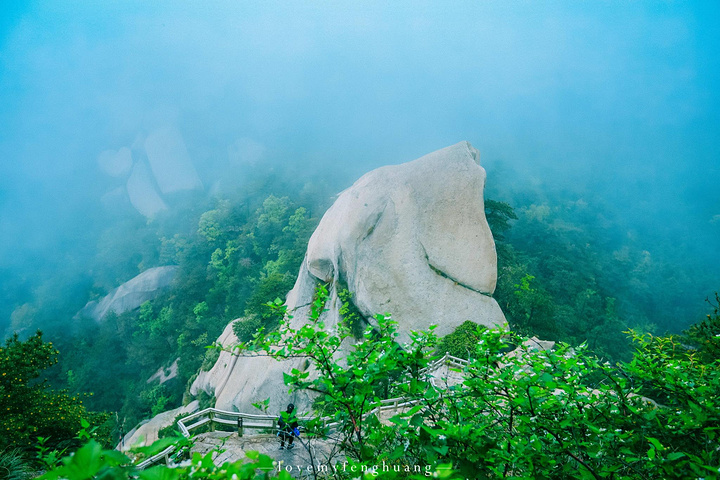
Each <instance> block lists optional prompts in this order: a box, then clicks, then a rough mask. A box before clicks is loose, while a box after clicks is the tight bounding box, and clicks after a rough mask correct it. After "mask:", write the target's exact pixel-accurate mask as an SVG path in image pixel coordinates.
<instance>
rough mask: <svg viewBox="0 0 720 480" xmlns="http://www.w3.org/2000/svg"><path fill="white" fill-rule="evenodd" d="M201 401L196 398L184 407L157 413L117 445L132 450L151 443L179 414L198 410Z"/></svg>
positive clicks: (122, 448) (121, 448)
mask: <svg viewBox="0 0 720 480" xmlns="http://www.w3.org/2000/svg"><path fill="white" fill-rule="evenodd" d="M198 408H199V402H198V401H197V400H194V401H192V402H190V403H189V404H188V405H185V406H184V407H178V408H175V409H173V410H168V411H167V412H162V413H159V414H157V415H155V416H154V417H153V418H152V419H151V420H149V421H147V422H145V423H143V424H141V425H138V427H137V428H135V429H133V430H132V431H131V432H130V433H128V434H127V435H125V437H123V440H122V442H121V443H120V444H119V445H118V446H117V447H116V448H117V449H118V450H123V451H126V450H130V449H131V448H136V447H142V446H145V445H150V444H151V443H153V442H154V441H156V440H157V439H158V433H159V432H160V430H162V429H163V428H165V427H169V426H170V425H172V424H173V423H174V421H175V418H176V417H177V416H178V415H182V414H190V413H195V412H197V411H198Z"/></svg>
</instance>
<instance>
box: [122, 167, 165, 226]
mask: <svg viewBox="0 0 720 480" xmlns="http://www.w3.org/2000/svg"><path fill="white" fill-rule="evenodd" d="M126 188H127V194H128V197H129V198H130V203H132V206H133V207H135V210H137V211H138V212H140V213H141V214H142V215H144V216H146V217H148V218H152V217H154V216H155V215H157V214H158V213H159V212H161V211H163V210H167V205H166V204H165V201H164V200H163V199H162V197H161V196H160V194H159V193H158V191H157V189H156V188H155V184H154V181H153V177H152V174H151V173H150V169H149V168H148V166H147V165H146V164H145V162H137V163H135V166H133V169H132V173H131V174H130V177H129V178H128V180H127V184H126Z"/></svg>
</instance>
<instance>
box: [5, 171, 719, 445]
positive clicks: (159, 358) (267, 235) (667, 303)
mask: <svg viewBox="0 0 720 480" xmlns="http://www.w3.org/2000/svg"><path fill="white" fill-rule="evenodd" d="M502 181H503V180H502V179H498V180H497V182H498V183H501V182H502ZM316 185H321V186H322V188H319V187H317V186H315V187H314V188H310V187H309V186H308V184H305V185H304V186H303V187H298V185H294V184H293V183H292V182H290V181H278V178H276V177H273V176H272V175H265V176H263V175H262V174H258V176H257V178H256V186H255V188H252V189H246V191H247V192H253V193H252V194H246V195H238V196H237V197H235V198H233V199H219V198H215V199H206V198H204V197H203V198H200V197H187V198H179V199H177V208H175V209H174V210H173V211H172V213H167V214H164V215H161V216H158V217H157V218H156V219H154V220H152V221H144V220H141V219H139V218H135V219H132V220H128V221H127V222H123V223H118V224H115V225H112V226H110V227H108V228H107V229H106V230H105V231H104V232H102V234H101V235H99V237H98V238H99V241H98V247H97V251H96V252H95V256H94V259H93V268H92V270H91V272H89V273H88V277H87V278H86V279H85V280H82V281H79V282H78V281H74V282H71V281H67V279H65V278H64V277H63V276H62V272H60V275H59V276H58V277H57V278H53V279H52V281H51V282H49V283H48V284H46V285H42V286H40V287H39V288H37V289H36V290H35V291H34V293H33V295H32V298H31V300H30V301H28V302H27V303H25V304H23V305H21V306H18V307H17V308H16V309H15V311H14V312H13V315H12V325H11V328H10V330H14V331H18V332H19V333H20V336H19V337H15V338H14V339H12V338H11V339H10V340H8V342H9V343H8V346H7V347H6V348H8V349H12V348H19V346H20V345H22V340H25V339H27V340H26V342H33V344H34V345H35V346H34V347H32V348H30V347H29V346H26V347H24V348H25V350H28V351H29V350H38V351H40V350H42V349H45V350H47V351H45V353H43V354H40V353H38V355H40V356H41V357H42V359H41V361H40V362H39V363H40V364H42V367H40V366H39V365H35V366H34V367H33V368H34V370H33V372H34V376H40V375H41V372H42V375H41V376H42V378H45V379H46V382H47V383H46V384H45V386H44V387H43V388H47V389H46V390H43V391H44V392H50V393H47V395H57V400H56V401H58V402H61V403H63V404H66V405H67V406H68V409H69V410H72V411H73V412H74V413H73V414H72V415H70V416H68V419H70V418H72V422H67V424H64V425H65V426H64V427H62V429H61V430H62V431H63V432H64V433H62V434H58V432H54V431H53V432H49V431H48V432H43V427H42V426H41V423H37V424H33V425H28V426H27V428H25V429H24V430H23V431H24V432H25V435H24V438H22V439H21V440H22V441H13V440H6V441H5V443H6V444H8V443H7V442H8V441H9V442H10V443H9V444H8V445H21V446H23V447H24V448H33V446H34V444H35V439H36V437H37V436H40V437H45V436H47V437H50V440H49V442H50V445H52V446H63V445H64V444H63V442H62V439H63V438H64V437H67V438H72V437H73V436H74V433H75V431H76V430H77V429H79V428H80V418H81V417H85V418H90V419H92V420H93V422H94V424H95V425H96V426H101V428H99V430H98V432H102V436H103V438H104V439H105V442H106V444H107V445H110V444H112V443H113V442H116V441H117V440H118V439H119V438H120V435H121V433H127V432H128V431H129V430H130V429H132V428H133V427H134V426H135V425H136V424H137V423H138V422H139V421H141V420H143V419H144V418H149V417H151V416H153V415H155V414H157V413H160V412H162V411H165V410H168V409H171V408H175V407H178V406H180V405H182V404H183V403H187V402H188V401H189V400H190V398H189V396H188V393H187V389H188V386H189V384H190V383H191V382H192V380H193V379H194V376H195V375H196V373H197V371H198V370H199V369H204V370H207V369H209V368H210V367H211V366H212V365H213V363H214V360H215V359H216V358H217V351H216V350H213V349H210V350H208V349H207V348H206V347H207V346H208V345H211V344H212V343H213V341H214V340H215V339H216V338H217V337H218V335H219V334H220V333H221V332H222V330H223V329H224V328H225V326H226V325H227V324H228V323H229V322H231V321H233V320H236V319H240V320H238V321H236V322H235V324H234V330H235V332H236V334H237V335H238V336H239V337H240V338H241V339H242V340H249V339H251V338H252V334H253V333H254V332H255V330H256V329H257V328H258V327H260V326H264V327H265V328H266V329H269V330H273V329H275V328H277V326H278V324H279V321H280V319H281V318H280V317H278V315H277V313H276V312H274V311H273V310H272V309H270V308H269V307H268V306H267V302H269V301H273V300H274V299H275V298H284V296H285V294H286V293H287V292H288V291H289V290H290V289H291V288H292V286H293V284H294V282H295V278H296V275H297V272H298V268H299V266H300V263H301V261H302V258H303V255H304V252H305V248H306V245H307V241H308V239H309V237H310V235H311V234H312V232H313V230H314V227H315V226H316V224H317V222H318V221H319V218H320V217H321V216H322V213H323V212H324V210H325V209H326V208H327V207H328V206H329V204H330V203H331V202H332V200H333V197H332V196H331V194H330V189H329V187H327V183H324V182H317V183H316ZM494 193H496V194H498V195H500V196H503V197H505V198H503V200H502V201H501V200H494V199H491V198H489V199H486V201H485V209H486V214H487V218H488V222H489V224H490V226H491V230H492V232H493V235H494V238H495V241H496V247H497V252H498V285H497V290H496V292H495V298H496V299H497V301H498V302H499V304H500V305H501V307H502V309H503V311H504V312H505V314H506V316H507V318H508V320H509V322H510V325H511V327H512V329H513V331H514V332H516V333H518V334H520V335H526V336H532V335H535V336H538V337H539V338H542V339H550V340H555V341H561V342H566V343H568V344H569V345H573V346H578V345H581V344H583V345H585V346H586V347H587V348H588V352H590V353H592V354H593V355H596V356H597V357H598V358H600V359H603V360H608V361H610V362H612V363H614V362H617V361H627V360H629V359H630V358H631V357H632V352H633V348H632V346H631V342H630V340H629V337H628V334H627V331H628V330H629V329H634V330H635V331H636V332H639V334H643V333H652V334H667V333H674V334H679V333H681V332H682V331H683V330H685V329H687V328H688V327H689V326H690V325H691V324H693V323H696V322H698V321H700V320H702V318H703V315H704V313H706V312H707V311H709V309H710V308H711V305H707V304H705V305H703V304H702V302H699V304H688V303H687V302H683V301H682V300H683V298H696V297H697V291H696V290H697V288H698V287H697V285H698V284H699V285H703V284H707V283H708V282H709V279H710V274H709V273H707V272H706V273H705V277H703V276H702V275H703V274H702V273H698V277H696V278H690V277H689V276H687V275H688V274H687V272H688V268H684V269H680V268H677V267H676V266H673V265H672V263H671V261H672V260H673V258H672V257H671V256H666V257H667V258H664V257H663V255H664V253H665V252H663V251H653V249H652V247H651V246H648V245H643V244H642V243H641V242H640V241H638V240H637V239H636V238H634V237H633V236H632V235H628V234H627V232H623V231H620V227H619V225H617V224H613V223H612V218H607V215H608V213H607V211H605V212H601V211H598V209H597V208H596V207H594V205H596V204H599V201H598V200H597V199H594V198H588V197H587V196H585V197H583V198H579V197H578V196H573V195H570V194H568V193H558V192H556V193H555V195H554V196H553V195H545V196H544V198H542V199H541V198H539V197H538V196H534V195H532V194H528V193H527V192H525V193H523V194H522V195H514V194H512V192H510V193H508V190H507V189H497V192H493V191H492V190H490V191H489V192H488V195H489V196H492V195H493V194H494ZM549 193H550V194H553V192H549ZM160 265H178V266H179V269H180V270H179V274H178V275H177V278H176V280H175V282H174V283H173V285H172V288H171V289H170V290H168V291H167V292H166V293H164V294H162V295H161V296H159V297H157V298H156V299H154V300H152V301H148V302H145V303H144V304H142V306H141V307H140V308H139V309H137V310H134V311H130V312H126V313H123V314H120V315H118V314H115V313H113V312H111V313H110V314H108V315H106V316H105V317H104V318H103V319H102V320H101V321H100V322H96V321H94V320H92V319H89V318H82V317H78V315H77V312H78V311H79V310H80V308H81V307H82V305H83V304H84V302H86V301H88V300H91V299H97V298H99V297H101V296H102V295H104V294H106V293H107V292H108V291H109V289H110V288H112V287H113V286H117V284H118V283H120V282H122V281H125V280H128V279H129V278H131V277H132V276H134V275H136V274H138V273H140V272H141V271H143V270H145V269H147V268H150V267H154V266H160ZM58 281H67V284H66V285H65V286H63V287H60V286H58V285H57V283H56V282H58ZM669 292H671V293H669ZM711 293H712V292H711V291H707V292H704V294H705V295H708V296H709V295H711ZM468 320H472V319H468ZM37 329H41V330H42V331H43V332H44V333H43V335H42V336H40V335H39V334H38V335H34V336H33V335H32V332H34V331H36V330H37ZM49 341H51V342H52V346H50V347H48V345H50V344H49V343H44V342H49ZM476 341H477V335H476V334H475V333H474V328H473V327H472V326H471V325H465V326H463V327H461V328H459V329H458V331H457V332H456V333H455V334H452V335H450V336H448V337H447V338H446V339H443V340H442V341H441V342H440V344H439V349H440V351H447V352H449V353H451V354H453V355H455V356H459V357H463V358H468V357H471V356H473V354H474V348H475V343H476ZM13 342H14V343H13ZM13 345H14V347H13ZM27 345H30V344H27ZM8 351H10V350H8ZM176 360H177V367H178V368H177V375H176V376H175V377H174V378H172V379H171V380H169V381H166V382H164V383H162V384H161V383H159V382H158V381H148V379H149V378H150V377H151V376H153V374H155V373H156V372H157V371H158V369H166V370H167V369H169V367H170V366H171V365H172V364H173V363H175V362H176ZM45 367H48V368H47V370H45V371H44V372H43V371H42V370H43V369H44V368H45ZM5 368H10V367H8V366H6V367H5ZM26 376H27V375H26ZM3 388H6V389H10V388H12V387H11V386H4V387H3ZM28 395H30V396H32V395H31V394H29V393H28ZM43 395H46V394H45V393H44V394H43ZM43 398H45V397H43ZM81 399H82V400H81ZM201 400H202V402H203V404H204V405H208V404H209V403H210V402H211V401H212V399H208V398H201ZM35 401H37V402H40V403H42V402H44V401H45V400H42V399H36V400H35ZM6 402H7V401H6V400H0V403H2V404H3V406H4V405H5V403H6ZM13 402H14V403H9V404H8V406H7V407H6V408H4V409H3V410H6V409H7V410H8V411H11V412H14V415H17V416H18V417H17V418H20V417H22V416H23V415H24V414H25V413H26V412H27V410H26V407H25V405H26V403H25V402H26V400H22V401H20V400H17V401H16V400H13ZM18 402H19V403H18ZM80 402H82V406H80ZM37 408H38V411H39V412H40V411H42V407H41V406H40V405H38V407H37ZM86 412H96V413H93V414H89V413H86ZM40 417H42V414H39V417H38V418H40ZM64 420H65V419H64ZM38 421H39V422H42V420H38Z"/></svg>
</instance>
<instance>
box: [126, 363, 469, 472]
mask: <svg viewBox="0 0 720 480" xmlns="http://www.w3.org/2000/svg"><path fill="white" fill-rule="evenodd" d="M468 363H469V362H468V361H467V360H464V359H462V358H458V357H454V356H452V355H450V354H448V353H446V354H445V355H444V356H443V357H441V358H439V359H437V360H436V361H434V362H432V363H430V364H428V366H427V367H425V368H422V369H420V373H427V372H431V371H433V370H435V369H436V368H437V367H439V366H441V365H448V366H455V367H460V368H462V367H465V365H467V364H468ZM403 400H404V397H396V398H388V399H385V400H381V401H380V406H379V407H376V408H373V409H372V410H370V411H369V412H368V413H367V414H366V415H373V414H377V413H380V412H385V411H388V410H397V409H399V408H404V407H408V406H411V405H416V404H417V403H418V402H419V400H408V401H403ZM216 415H224V416H227V417H232V418H233V419H234V421H235V422H238V420H240V419H243V420H246V419H247V420H255V421H256V423H250V424H248V425H245V424H244V422H243V424H242V425H238V427H239V428H240V427H241V428H243V429H245V428H258V429H262V428H275V427H276V420H277V417H275V416H272V415H258V414H253V413H243V412H230V411H227V410H220V409H218V408H214V407H208V408H205V409H203V410H200V411H199V412H195V413H193V414H190V415H188V416H187V417H183V418H181V419H180V420H178V422H177V426H178V428H179V430H180V433H182V435H183V436H184V437H186V438H190V431H191V430H194V429H195V428H197V427H200V426H202V425H205V424H206V423H213V422H214V423H222V424H225V425H231V424H232V421H231V420H225V421H221V420H220V419H217V418H216ZM312 418H313V417H298V420H310V419H312ZM195 419H199V420H198V421H197V422H194V423H190V424H186V422H188V421H190V420H195ZM320 420H322V421H324V422H329V421H330V420H331V418H330V417H323V418H321V419H320ZM238 423H239V422H238ZM326 425H327V426H328V427H331V428H332V427H336V426H337V425H338V422H330V423H326ZM174 451H175V446H174V445H171V446H169V447H167V448H166V449H165V450H163V451H162V452H160V453H157V454H155V455H153V456H152V457H150V458H147V459H145V460H143V461H142V462H140V463H139V464H138V465H137V468H138V469H140V470H142V469H144V468H146V467H148V466H149V465H152V464H154V463H156V462H157V461H158V460H159V459H161V458H163V457H167V456H169V455H170V454H171V453H172V452H174Z"/></svg>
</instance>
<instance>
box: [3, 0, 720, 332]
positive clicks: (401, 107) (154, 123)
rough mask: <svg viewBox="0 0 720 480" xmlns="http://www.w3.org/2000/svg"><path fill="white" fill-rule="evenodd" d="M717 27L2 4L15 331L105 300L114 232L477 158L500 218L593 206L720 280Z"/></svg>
mask: <svg viewBox="0 0 720 480" xmlns="http://www.w3.org/2000/svg"><path fill="white" fill-rule="evenodd" d="M719 24H720V5H719V4H717V3H715V2H662V1H638V2H569V1H568V2H547V3H545V2H543V3H538V2H530V1H527V2H501V1H497V2H474V1H461V2H423V1H413V2H362V3H360V2H330V1H318V2H298V1H277V2H275V1H268V2H265V1H263V2H233V1H227V2H141V1H134V2H95V3H91V2H74V3H67V2H39V1H37V2H24V1H18V2H4V3H3V4H2V5H1V6H0V126H1V128H0V232H2V235H1V236H0V275H2V279H1V280H0V295H1V296H2V301H3V303H4V306H3V307H2V310H1V311H0V327H4V326H5V324H6V323H7V322H9V316H10V313H11V312H12V311H13V310H14V309H15V308H16V307H17V306H18V305H20V304H22V303H24V302H25V301H26V299H27V298H28V296H29V295H31V294H35V295H37V291H36V288H37V287H38V285H40V283H41V280H40V279H42V278H48V277H53V278H56V279H58V282H60V281H62V282H65V283H66V284H78V285H80V284H81V282H86V283H88V284H82V287H81V288H80V289H81V290H83V289H84V290H87V289H88V288H89V287H90V285H91V284H92V278H93V275H95V273H97V272H90V271H88V266H87V264H86V263H84V259H85V258H86V257H88V256H90V255H93V254H94V252H95V250H96V249H97V248H98V246H97V245H98V242H99V241H101V238H100V236H101V233H100V232H107V231H108V229H109V228H111V226H113V225H116V224H120V223H122V222H146V221H147V220H146V218H153V217H154V216H155V215H157V214H158V212H161V211H163V210H165V209H171V208H174V207H173V206H174V205H178V204H180V203H182V199H183V198H190V199H192V198H200V197H205V196H208V195H209V196H218V197H227V196H232V194H233V191H235V190H237V189H242V188H248V185H249V184H250V180H249V179H250V178H251V177H252V178H256V177H257V172H258V171H265V172H273V175H277V176H278V177H282V178H283V179H289V178H294V179H295V180H296V181H297V182H299V184H300V185H301V187H299V188H302V184H303V183H313V182H315V181H316V180H315V178H316V177H322V179H323V180H322V181H323V182H325V183H326V184H327V185H330V187H328V191H331V192H338V191H340V190H341V189H342V188H345V187H347V186H348V185H349V184H350V183H351V182H352V181H353V180H354V179H356V178H357V177H358V176H359V175H361V174H362V173H364V172H366V171H368V170H370V169H372V168H376V167H378V166H380V165H385V164H390V163H400V162H404V161H408V160H411V159H413V158H416V157H419V156H421V155H423V154H425V153H427V152H430V151H433V150H436V149H438V148H441V147H445V146H448V145H451V144H455V143H457V142H459V141H461V140H468V141H470V142H471V143H472V144H473V145H474V146H475V147H477V148H478V149H479V150H480V152H481V162H482V164H483V165H484V166H485V168H486V169H487V171H488V190H487V193H488V195H489V196H490V197H491V198H497V199H499V200H513V199H515V198H518V196H521V195H523V192H525V194H527V195H530V194H531V193H532V195H535V196H536V197H533V198H536V200H537V201H542V200H543V199H544V198H554V199H557V198H564V199H569V200H572V201H578V200H582V201H586V202H589V203H590V206H591V207H592V208H598V209H603V210H605V211H606V214H607V215H606V216H607V218H608V221H609V222H611V223H612V224H613V225H616V226H618V228H617V230H618V231H625V232H628V233H627V234H628V235H636V236H637V237H638V238H639V240H638V241H640V242H641V244H642V245H647V247H646V248H647V249H648V250H650V251H651V252H653V249H662V250H663V251H666V252H676V256H677V258H676V259H675V260H677V268H678V269H683V268H688V269H689V270H688V272H694V271H703V270H704V271H705V272H706V273H707V274H708V275H709V276H711V277H712V278H714V279H715V280H718V279H719V278H720V277H719V276H718V274H717V273H713V271H714V270H716V269H717V265H718V264H720V263H718V262H720V248H719V247H720V240H719V239H720V193H718V192H720V189H718V185H717V184H718V178H720V153H718V152H719V151H720V150H719V149H718V146H719V145H718V144H719V142H720V114H719V112H720V64H719V63H718V58H720V55H719V53H720V52H719V50H720V30H719V29H718V28H717V26H718V25H719ZM439 174H441V172H439ZM253 176H254V177H253ZM317 182H320V180H317ZM106 235H107V233H106ZM708 288H711V286H710V285H706V284H703V285H702V286H701V287H700V286H699V287H698V290H699V291H698V298H692V299H688V301H689V302H695V303H697V302H698V300H701V297H702V296H703V295H707V294H709V293H710V291H708V290H707V289H708ZM714 288H716V289H717V288H720V287H718V286H717V285H715V287H714ZM703 292H704V293H703ZM85 300H86V298H85V297H83V296H82V295H80V296H79V299H78V302H79V303H80V306H82V304H83V303H84V302H85ZM2 330H3V328H0V331H2Z"/></svg>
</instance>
